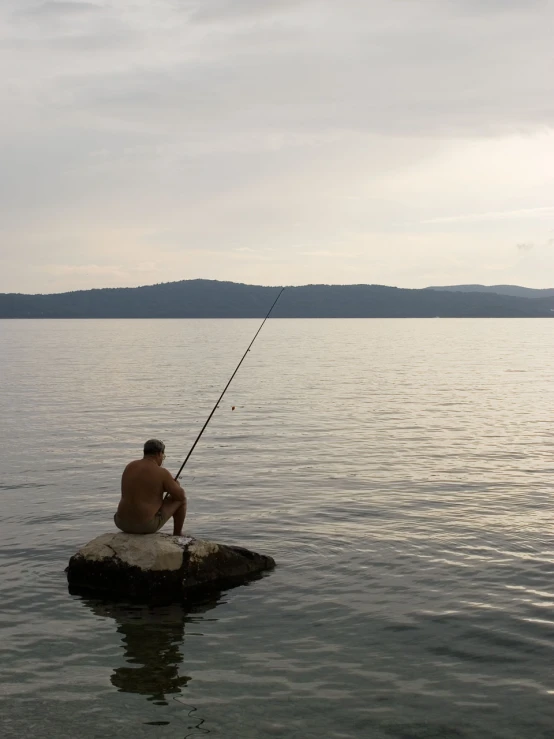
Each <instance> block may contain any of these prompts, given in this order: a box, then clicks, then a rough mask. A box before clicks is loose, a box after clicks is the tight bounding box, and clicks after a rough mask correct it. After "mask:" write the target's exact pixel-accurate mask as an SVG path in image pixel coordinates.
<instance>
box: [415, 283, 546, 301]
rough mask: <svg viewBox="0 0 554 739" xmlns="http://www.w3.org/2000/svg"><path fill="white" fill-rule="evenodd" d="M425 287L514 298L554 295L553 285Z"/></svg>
mask: <svg viewBox="0 0 554 739" xmlns="http://www.w3.org/2000/svg"><path fill="white" fill-rule="evenodd" d="M425 289H426V290H446V291H448V292H460V293H496V294H497V295H511V296H512V297H514V298H549V297H552V296H553V295H554V287H551V288H547V289H545V290H536V289H535V288H532V287H520V286H519V285H490V286H488V285H448V286H446V287H427V288H425Z"/></svg>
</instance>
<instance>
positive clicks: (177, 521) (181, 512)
mask: <svg viewBox="0 0 554 739" xmlns="http://www.w3.org/2000/svg"><path fill="white" fill-rule="evenodd" d="M160 513H161V514H162V521H163V522H164V523H165V522H166V521H169V519H170V518H171V516H173V536H181V534H182V533H183V523H184V522H185V516H186V514H187V501H186V499H185V500H175V499H174V498H171V497H168V498H166V499H165V500H164V502H163V503H162V507H161V508H160Z"/></svg>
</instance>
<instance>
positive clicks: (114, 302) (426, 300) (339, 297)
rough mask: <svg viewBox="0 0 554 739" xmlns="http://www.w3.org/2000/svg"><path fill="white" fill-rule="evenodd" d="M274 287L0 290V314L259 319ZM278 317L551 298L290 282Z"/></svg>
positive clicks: (480, 309) (546, 309)
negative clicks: (47, 292) (294, 284)
mask: <svg viewBox="0 0 554 739" xmlns="http://www.w3.org/2000/svg"><path fill="white" fill-rule="evenodd" d="M278 291H279V288H277V287H262V286H259V285H244V284H241V283H234V282H219V281H217V280H182V281H180V282H168V283H163V284H159V285H147V286H144V287H134V288H104V289H99V290H80V291H77V292H68V293H59V294H54V295H23V294H19V293H3V294H0V318H260V317H263V316H264V315H265V314H266V313H267V311H268V310H269V307H270V306H271V303H272V301H273V300H274V298H275V297H276V296H277V294H278ZM273 316H274V317H276V318H434V317H436V316H440V317H444V318H446V317H540V316H542V317H549V318H551V317H554V296H548V297H541V298H533V299H531V298H522V297H512V296H509V295H501V294H499V293H488V292H460V291H450V290H448V291H440V290H430V289H423V290H407V289H401V288H396V287H386V286H384V285H304V286H302V287H288V288H287V289H286V290H285V292H284V293H283V295H282V297H281V299H280V301H279V302H278V304H277V306H276V308H275V311H274V313H273Z"/></svg>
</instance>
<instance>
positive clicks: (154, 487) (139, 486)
mask: <svg viewBox="0 0 554 739" xmlns="http://www.w3.org/2000/svg"><path fill="white" fill-rule="evenodd" d="M167 475H169V473H168V471H167V470H166V469H164V468H163V467H159V466H158V465H157V464H156V463H155V462H153V461H152V460H150V459H148V458H145V459H137V460H136V461H134V462H130V463H129V464H128V465H127V467H125V469H124V471H123V475H122V476H121V500H120V502H119V507H118V509H117V513H118V515H119V516H122V517H124V518H126V519H128V520H132V521H134V522H135V523H141V522H143V521H149V520H150V519H151V518H152V517H153V516H154V515H155V513H156V512H157V511H158V510H159V509H160V506H161V504H162V502H163V494H164V479H165V477H166V476H167Z"/></svg>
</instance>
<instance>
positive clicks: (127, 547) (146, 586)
mask: <svg viewBox="0 0 554 739" xmlns="http://www.w3.org/2000/svg"><path fill="white" fill-rule="evenodd" d="M273 567H275V561H274V560H273V559H272V558H271V557H267V556H265V555H263V554H256V553H255V552H251V551H250V550H248V549H243V548H242V547H235V546H228V545H225V544H216V543H215V542H212V541H204V540H202V539H195V538H193V537H190V536H170V535H169V534H160V533H158V534H146V535H137V534H123V533H113V534H102V535H101V536H98V537H97V538H96V539H93V540H92V541H90V542H89V543H88V544H86V545H85V546H84V547H83V548H82V549H80V550H79V551H78V552H77V554H74V555H73V557H71V559H70V560H69V566H68V567H67V569H66V572H67V580H68V583H69V588H70V590H71V591H72V592H79V591H86V592H89V593H94V594H97V595H101V596H104V595H107V596H110V595H111V596H114V595H115V596H118V597H123V598H133V599H140V600H146V601H148V602H151V601H158V600H163V601H170V600H171V601H176V600H183V599H188V598H190V597H192V596H194V595H195V594H197V593H199V592H205V591H207V590H216V589H219V588H222V587H226V586H227V585H233V584H237V583H240V582H244V581H246V580H248V579H251V578H252V577H254V576H256V575H259V574H260V573H262V572H264V571H265V570H270V569H273Z"/></svg>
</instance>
